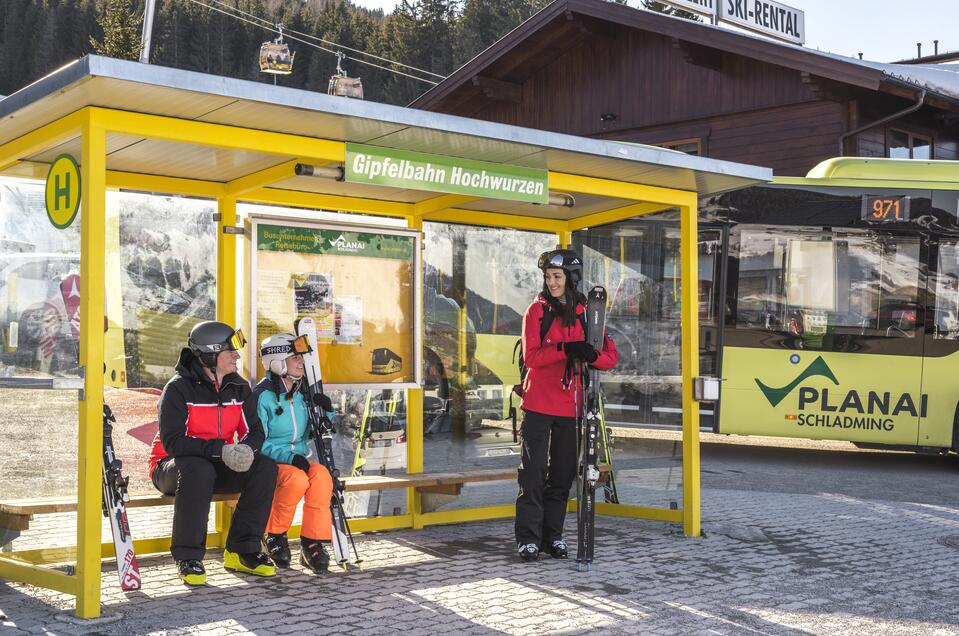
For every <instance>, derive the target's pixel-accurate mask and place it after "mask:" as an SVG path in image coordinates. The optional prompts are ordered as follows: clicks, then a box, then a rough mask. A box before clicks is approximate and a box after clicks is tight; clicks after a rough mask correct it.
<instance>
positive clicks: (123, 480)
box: [103, 404, 140, 592]
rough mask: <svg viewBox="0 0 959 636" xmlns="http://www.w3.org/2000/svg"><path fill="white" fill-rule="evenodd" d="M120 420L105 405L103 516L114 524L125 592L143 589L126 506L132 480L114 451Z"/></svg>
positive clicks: (120, 574) (111, 525) (112, 525)
mask: <svg viewBox="0 0 959 636" xmlns="http://www.w3.org/2000/svg"><path fill="white" fill-rule="evenodd" d="M116 421H117V420H116V418H115V417H114V416H113V412H112V411H110V407H109V406H107V405H106V404H104V405H103V516H104V517H106V518H107V519H109V520H110V529H111V530H112V531H113V547H114V548H115V549H116V553H117V575H118V576H119V577H120V588H121V589H122V590H123V591H124V592H129V591H131V590H139V589H140V567H139V566H138V565H137V557H136V553H135V552H134V551H133V537H132V535H131V534H130V524H129V522H128V521H127V509H126V503H127V502H128V501H130V494H129V493H128V492H127V484H128V483H129V482H130V478H129V477H124V476H123V473H122V472H121V470H122V468H123V462H121V461H120V460H119V459H117V454H116V450H115V449H114V447H113V425H114V424H115V423H116Z"/></svg>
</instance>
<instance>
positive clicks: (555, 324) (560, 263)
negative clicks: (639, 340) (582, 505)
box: [515, 250, 619, 561]
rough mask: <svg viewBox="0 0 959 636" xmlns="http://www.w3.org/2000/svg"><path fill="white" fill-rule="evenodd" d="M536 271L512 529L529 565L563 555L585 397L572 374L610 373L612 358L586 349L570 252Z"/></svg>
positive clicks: (611, 350) (578, 264) (609, 347)
mask: <svg viewBox="0 0 959 636" xmlns="http://www.w3.org/2000/svg"><path fill="white" fill-rule="evenodd" d="M539 268H540V269H541V270H543V291H542V292H541V293H540V294H539V295H538V296H537V297H536V300H534V301H533V303H532V304H531V305H530V306H529V308H528V309H527V310H526V314H525V315H524V316H523V360H524V365H525V367H526V370H527V371H526V377H525V378H524V380H523V413H524V416H523V426H522V434H523V455H522V462H521V463H520V467H519V496H518V497H517V498H516V528H515V529H516V543H517V546H518V548H519V555H520V557H522V559H523V560H524V561H535V560H536V559H537V558H539V553H540V551H541V550H542V551H545V552H549V554H550V555H551V556H552V557H553V558H554V559H565V558H566V557H567V555H568V552H569V550H568V548H567V545H566V542H565V541H564V540H563V522H564V520H565V518H566V502H567V500H568V499H569V490H570V487H571V486H572V485H573V479H574V478H575V477H576V462H577V445H576V416H577V413H578V412H580V411H582V408H583V398H584V394H583V393H584V392H583V382H582V378H581V377H579V376H578V375H575V372H576V369H578V368H580V367H583V366H585V365H591V366H593V367H596V368H597V369H604V370H605V369H611V368H612V367H613V366H615V365H616V361H617V360H618V359H619V354H618V353H617V352H616V345H614V344H613V341H612V340H610V338H609V336H608V335H607V334H604V337H603V349H602V351H596V350H595V349H594V348H593V347H592V346H590V345H589V344H588V343H587V342H585V339H586V338H585V331H584V329H583V325H584V324H585V320H584V319H583V316H584V315H585V312H586V297H585V296H584V295H583V294H581V293H580V292H579V291H578V290H577V286H578V284H579V281H580V280H582V277H583V262H582V260H581V259H580V257H579V256H578V255H577V254H576V252H574V251H572V250H555V251H552V252H546V253H545V254H543V255H542V256H540V257H539ZM544 318H545V321H544ZM547 324H548V329H547V330H546V331H545V335H543V336H542V337H541V335H540V334H541V330H542V329H544V327H545V326H546V325H547Z"/></svg>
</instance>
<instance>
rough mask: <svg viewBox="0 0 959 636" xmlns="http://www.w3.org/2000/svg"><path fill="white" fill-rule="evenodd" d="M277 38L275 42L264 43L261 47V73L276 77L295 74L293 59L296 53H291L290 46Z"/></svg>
mask: <svg viewBox="0 0 959 636" xmlns="http://www.w3.org/2000/svg"><path fill="white" fill-rule="evenodd" d="M281 40H282V38H277V40H276V41H275V42H264V43H263V44H261V45H260V72H262V73H273V74H274V75H289V74H290V73H292V72H293V58H294V57H295V56H296V53H291V52H290V45H289V44H287V43H286V42H283V41H281Z"/></svg>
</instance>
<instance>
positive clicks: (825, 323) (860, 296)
mask: <svg viewBox="0 0 959 636" xmlns="http://www.w3.org/2000/svg"><path fill="white" fill-rule="evenodd" d="M954 256H959V254H957V255H954ZM957 260H959V259H957V258H953V262H954V263H955V262H956V261H957ZM953 268H954V270H955V272H954V273H955V274H956V277H957V280H959V264H954V265H953ZM737 283H738V285H737V304H738V306H737V312H736V327H737V328H740V329H760V330H764V331H771V332H777V333H782V334H787V335H789V336H793V337H798V338H801V339H802V344H801V346H803V347H806V348H817V349H818V348H827V349H828V348H829V347H831V346H833V345H832V344H831V343H832V341H831V340H830V339H831V338H833V336H840V337H847V336H852V337H855V336H871V337H886V338H913V337H915V336H916V333H917V331H916V330H917V328H918V324H917V323H918V316H919V304H918V301H919V286H920V281H919V240H918V239H917V238H915V237H901V236H890V235H888V234H883V233H880V232H875V231H872V230H854V229H848V230H835V231H830V230H822V229H819V228H789V229H787V228H756V227H745V228H743V229H742V234H741V239H740V250H739V280H738V281H737ZM952 297H953V298H955V299H956V302H959V290H956V292H955V293H954V294H953V296H952ZM952 315H953V316H954V317H955V316H956V315H957V314H956V310H955V309H953V314H952ZM955 327H959V325H954V329H953V331H955ZM836 342H839V341H836Z"/></svg>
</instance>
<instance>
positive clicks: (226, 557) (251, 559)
mask: <svg viewBox="0 0 959 636" xmlns="http://www.w3.org/2000/svg"><path fill="white" fill-rule="evenodd" d="M223 567H224V568H226V569H227V570H233V571H235V572H246V573H247V574H255V575H256V576H276V564H274V563H273V561H272V560H271V559H270V557H268V556H267V555H265V554H264V553H262V552H250V553H248V554H237V553H236V552H230V551H229V550H224V551H223Z"/></svg>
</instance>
